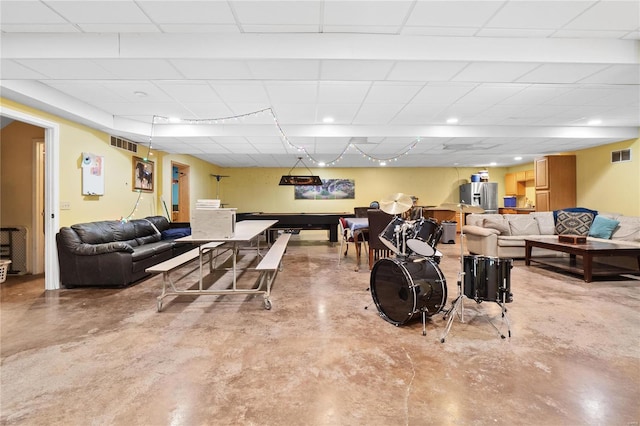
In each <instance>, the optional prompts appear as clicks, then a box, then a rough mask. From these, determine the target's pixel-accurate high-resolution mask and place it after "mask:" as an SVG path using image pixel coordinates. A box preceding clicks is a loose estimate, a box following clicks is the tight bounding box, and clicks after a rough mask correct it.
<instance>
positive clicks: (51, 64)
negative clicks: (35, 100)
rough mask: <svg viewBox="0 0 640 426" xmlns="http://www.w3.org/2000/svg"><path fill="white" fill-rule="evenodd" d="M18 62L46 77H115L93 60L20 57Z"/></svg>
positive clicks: (75, 78) (64, 78)
mask: <svg viewBox="0 0 640 426" xmlns="http://www.w3.org/2000/svg"><path fill="white" fill-rule="evenodd" d="M18 63H19V64H21V65H22V66H24V67H27V68H30V69H33V70H38V71H39V72H41V73H42V74H45V75H46V76H47V77H48V78H55V79H63V80H97V79H103V78H114V77H115V76H114V75H113V74H111V73H110V72H109V71H107V70H105V69H104V68H102V67H100V66H99V65H98V64H96V63H95V62H93V61H85V60H82V59H21V60H19V61H18Z"/></svg>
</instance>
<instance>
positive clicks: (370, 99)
mask: <svg viewBox="0 0 640 426" xmlns="http://www.w3.org/2000/svg"><path fill="white" fill-rule="evenodd" d="M422 87H423V85H422V84H412V83H396V82H384V81H377V82H375V83H373V85H372V86H371V89H370V90H369V93H367V98H366V100H365V101H366V102H367V104H371V103H383V104H386V103H398V102H402V103H406V102H409V101H410V100H411V99H413V97H414V96H416V94H418V92H419V91H420V90H421V89H422Z"/></svg>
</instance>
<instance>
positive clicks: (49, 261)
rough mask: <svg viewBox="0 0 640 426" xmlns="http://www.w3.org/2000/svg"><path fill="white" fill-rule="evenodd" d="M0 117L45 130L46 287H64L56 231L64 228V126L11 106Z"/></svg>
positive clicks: (44, 219)
mask: <svg viewBox="0 0 640 426" xmlns="http://www.w3.org/2000/svg"><path fill="white" fill-rule="evenodd" d="M0 116H3V117H8V118H10V119H13V120H19V121H22V122H25V123H28V124H31V125H34V126H37V127H42V128H43V129H44V152H46V155H45V156H44V167H43V174H44V183H43V197H44V215H43V221H42V226H43V228H44V230H43V231H44V237H43V238H44V265H43V269H44V272H45V276H44V288H45V290H57V289H59V288H60V270H59V267H58V257H57V250H56V232H57V231H58V229H59V227H60V221H59V219H58V213H59V205H58V204H59V202H58V200H59V198H60V197H59V188H60V177H59V156H60V148H59V147H60V126H59V125H58V124H57V123H54V122H52V121H48V120H45V119H42V118H40V117H36V116H34V115H31V114H27V113H24V112H21V111H17V110H13V109H11V108H5V107H0Z"/></svg>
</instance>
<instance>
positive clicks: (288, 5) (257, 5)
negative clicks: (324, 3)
mask: <svg viewBox="0 0 640 426" xmlns="http://www.w3.org/2000/svg"><path fill="white" fill-rule="evenodd" d="M233 9H234V12H235V16H236V17H237V18H238V21H239V22H240V24H241V25H251V24H253V25H300V24H305V25H309V24H317V23H318V22H320V9H321V2H320V1H311V0H310V1H295V2H294V1H268V2H267V1H236V2H233Z"/></svg>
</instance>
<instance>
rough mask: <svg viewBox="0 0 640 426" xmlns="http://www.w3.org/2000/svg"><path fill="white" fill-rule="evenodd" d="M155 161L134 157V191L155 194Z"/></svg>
mask: <svg viewBox="0 0 640 426" xmlns="http://www.w3.org/2000/svg"><path fill="white" fill-rule="evenodd" d="M153 172H154V170H153V161H149V160H145V159H144V158H140V157H133V179H132V182H133V190H134V191H146V192H153Z"/></svg>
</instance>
